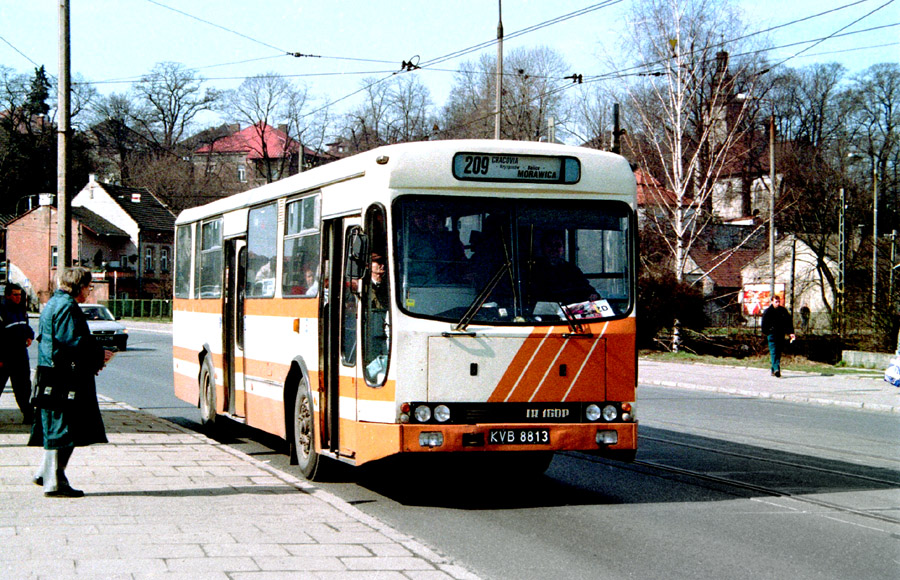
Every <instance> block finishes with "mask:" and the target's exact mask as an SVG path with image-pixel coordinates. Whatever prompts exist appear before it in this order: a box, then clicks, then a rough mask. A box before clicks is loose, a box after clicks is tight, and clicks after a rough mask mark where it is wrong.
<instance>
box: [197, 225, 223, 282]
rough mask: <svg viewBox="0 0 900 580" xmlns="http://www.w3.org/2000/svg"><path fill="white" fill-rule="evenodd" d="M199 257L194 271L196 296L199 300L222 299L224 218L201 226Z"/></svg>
mask: <svg viewBox="0 0 900 580" xmlns="http://www.w3.org/2000/svg"><path fill="white" fill-rule="evenodd" d="M197 256H198V259H197V260H196V264H195V270H194V280H195V281H196V282H195V287H194V296H195V297H197V298H221V297H222V271H223V269H224V250H223V245H222V218H215V219H212V220H209V221H206V222H203V223H201V224H200V233H199V234H198V235H197Z"/></svg>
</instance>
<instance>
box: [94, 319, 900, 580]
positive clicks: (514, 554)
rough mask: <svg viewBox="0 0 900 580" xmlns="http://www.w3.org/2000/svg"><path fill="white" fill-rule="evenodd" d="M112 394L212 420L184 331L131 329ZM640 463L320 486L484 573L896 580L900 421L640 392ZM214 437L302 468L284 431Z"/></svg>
mask: <svg viewBox="0 0 900 580" xmlns="http://www.w3.org/2000/svg"><path fill="white" fill-rule="evenodd" d="M130 341H131V342H130V348H129V350H128V351H127V352H124V353H120V354H119V355H118V356H117V357H116V358H115V359H114V360H113V361H112V363H111V364H110V365H109V367H108V368H107V369H105V370H104V371H103V372H102V373H101V374H100V376H99V377H98V389H99V391H100V393H101V394H103V395H106V396H109V397H112V398H115V399H117V400H121V401H125V402H127V403H129V404H131V405H133V406H135V407H139V408H142V409H145V410H147V411H148V412H151V413H154V414H156V415H158V416H160V417H165V418H168V419H170V420H173V421H176V422H178V423H180V424H182V425H186V426H188V427H192V428H199V425H198V418H199V416H198V414H197V411H196V409H195V408H193V407H192V406H190V405H187V404H186V403H183V402H181V401H179V400H177V399H175V397H174V396H173V395H172V366H171V355H170V353H171V337H170V336H169V335H167V334H160V333H153V332H147V331H140V330H132V331H131V339H130ZM639 397H640V398H639V406H638V413H639V418H640V420H641V427H640V430H641V440H640V451H639V454H638V461H637V462H635V463H634V464H620V463H616V462H608V461H603V460H598V459H595V458H592V457H589V456H586V455H582V454H578V453H565V454H557V456H556V457H555V458H554V461H553V463H552V464H551V466H550V468H549V469H548V471H547V473H546V474H545V475H543V476H540V477H535V478H532V479H528V480H508V479H506V480H504V479H487V478H484V477H479V474H478V473H475V472H473V470H472V469H470V468H468V467H467V466H466V465H465V464H457V465H448V464H437V465H435V464H431V465H429V464H424V463H421V462H415V461H413V462H410V461H403V462H400V461H389V462H381V463H377V464H375V465H373V466H370V467H369V468H365V469H356V470H354V469H345V468H341V469H338V470H337V474H336V477H335V479H334V480H333V481H332V482H329V483H322V484H320V485H321V487H323V488H324V489H326V490H328V491H330V492H332V493H334V494H336V495H338V496H340V497H342V498H343V499H345V500H346V501H348V502H351V503H353V504H354V505H356V506H357V507H358V508H360V509H362V510H363V511H365V512H367V513H369V514H371V515H372V516H374V517H377V518H379V519H380V520H382V521H384V522H386V523H388V524H390V525H391V526H393V527H395V528H396V529H398V530H400V531H401V532H403V533H405V534H409V535H411V536H413V537H416V538H418V539H419V540H421V541H423V542H424V543H426V544H428V545H430V546H431V547H433V548H435V549H437V550H438V551H441V552H444V553H445V554H448V555H450V556H452V557H453V558H454V559H455V560H457V561H460V562H462V563H464V565H466V566H467V567H469V568H470V569H472V570H474V571H475V572H477V573H478V574H480V575H481V576H482V577H484V578H497V579H506V578H509V579H513V578H515V579H523V578H646V579H650V578H665V579H672V578H691V579H709V580H713V579H715V580H719V579H722V578H732V579H740V578H748V579H749V578H753V579H759V578H779V579H783V578H791V579H806V578H810V579H812V578H816V579H822V578H825V579H829V578H833V579H846V578H867V579H879V578H886V579H887V578H890V579H896V578H898V576H900V572H898V571H900V542H898V538H900V509H898V507H897V506H898V505H900V491H898V489H900V457H898V447H897V441H898V440H900V420H898V418H897V417H895V416H894V415H892V414H888V413H867V412H863V411H848V410H843V409H840V408H831V407H816V406H805V405H798V404H791V403H784V402H777V401H771V400H760V399H754V398H742V397H733V396H720V395H715V394H710V393H699V392H691V391H681V390H677V391H676V390H667V389H662V388H651V387H641V389H640V394H639ZM224 423H225V424H224V425H220V427H222V428H223V430H222V431H220V432H219V433H218V434H216V437H217V438H218V439H219V440H220V441H222V442H225V443H227V444H229V445H232V446H234V447H236V448H239V449H241V450H242V451H244V452H246V453H249V454H252V455H254V456H255V457H257V458H258V459H262V460H264V461H269V462H270V463H271V464H273V465H274V466H276V467H278V468H280V469H283V470H285V471H288V472H291V473H294V474H296V475H299V472H298V471H297V469H296V468H295V467H292V466H290V465H289V464H288V459H287V457H286V456H285V455H284V454H283V453H284V451H285V446H284V444H283V443H282V442H281V441H279V440H278V439H277V438H274V437H271V436H268V435H266V434H263V433H260V432H258V431H255V430H252V429H248V428H245V427H243V426H241V425H238V424H231V423H228V422H224Z"/></svg>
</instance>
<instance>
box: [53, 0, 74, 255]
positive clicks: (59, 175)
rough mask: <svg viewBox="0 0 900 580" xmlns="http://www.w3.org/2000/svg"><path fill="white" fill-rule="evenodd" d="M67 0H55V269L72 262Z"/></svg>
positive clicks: (69, 77)
mask: <svg viewBox="0 0 900 580" xmlns="http://www.w3.org/2000/svg"><path fill="white" fill-rule="evenodd" d="M70 61H71V59H70V51H69V0H59V93H58V101H59V105H58V107H59V119H58V120H57V137H56V199H57V204H56V217H57V223H56V231H57V243H56V247H57V253H56V255H57V261H58V266H57V272H58V271H59V269H61V268H68V267H69V266H71V265H72V220H71V218H70V214H71V212H72V200H70V199H69V193H68V173H67V171H66V169H67V166H68V157H69V156H68V150H69V115H70V112H69V85H70V84H71V76H70V73H69V66H70V64H71V62H70Z"/></svg>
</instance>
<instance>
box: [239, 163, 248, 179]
mask: <svg viewBox="0 0 900 580" xmlns="http://www.w3.org/2000/svg"><path fill="white" fill-rule="evenodd" d="M237 174H238V181H240V182H241V183H247V166H246V165H238V168H237Z"/></svg>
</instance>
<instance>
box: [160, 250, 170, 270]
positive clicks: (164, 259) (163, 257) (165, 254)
mask: <svg viewBox="0 0 900 580" xmlns="http://www.w3.org/2000/svg"><path fill="white" fill-rule="evenodd" d="M159 269H160V271H161V272H168V271H169V248H160V249H159Z"/></svg>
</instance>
